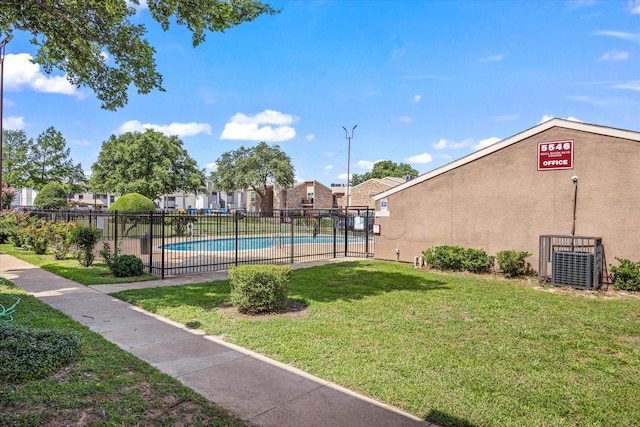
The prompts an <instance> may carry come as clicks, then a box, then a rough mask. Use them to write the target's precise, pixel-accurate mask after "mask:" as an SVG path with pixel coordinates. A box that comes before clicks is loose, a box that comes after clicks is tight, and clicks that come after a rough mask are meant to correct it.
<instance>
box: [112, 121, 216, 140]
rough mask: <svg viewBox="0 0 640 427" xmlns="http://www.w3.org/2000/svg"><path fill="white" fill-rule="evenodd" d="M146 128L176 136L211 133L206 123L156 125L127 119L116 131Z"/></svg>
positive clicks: (142, 130) (133, 130) (138, 130)
mask: <svg viewBox="0 0 640 427" xmlns="http://www.w3.org/2000/svg"><path fill="white" fill-rule="evenodd" d="M146 129H153V130H155V131H157V132H161V133H163V134H165V135H176V136H178V137H181V138H182V137H185V136H193V135H198V134H200V133H205V134H207V135H211V126H210V125H209V124H208V123H195V122H191V123H175V122H174V123H171V124H169V125H156V124H152V123H140V122H139V121H138V120H129V121H128V122H125V123H123V124H122V125H121V126H120V127H119V128H118V129H117V131H116V132H117V133H125V132H144V131H145V130H146Z"/></svg>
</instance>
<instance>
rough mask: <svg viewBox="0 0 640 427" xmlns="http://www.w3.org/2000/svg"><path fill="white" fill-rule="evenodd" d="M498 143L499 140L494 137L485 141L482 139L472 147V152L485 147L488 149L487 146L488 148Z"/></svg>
mask: <svg viewBox="0 0 640 427" xmlns="http://www.w3.org/2000/svg"><path fill="white" fill-rule="evenodd" d="M498 141H500V138H496V137H495V136H492V137H491V138H487V139H482V140H480V141H478V143H477V144H475V145H474V146H473V150H474V151H477V150H480V149H482V148H485V147H488V146H490V145H492V144H495V143H496V142H498Z"/></svg>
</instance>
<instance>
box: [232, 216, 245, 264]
mask: <svg viewBox="0 0 640 427" xmlns="http://www.w3.org/2000/svg"><path fill="white" fill-rule="evenodd" d="M238 218H240V215H238V212H236V213H235V214H234V215H233V219H234V220H235V228H236V258H235V265H236V266H237V265H238ZM245 223H246V221H245Z"/></svg>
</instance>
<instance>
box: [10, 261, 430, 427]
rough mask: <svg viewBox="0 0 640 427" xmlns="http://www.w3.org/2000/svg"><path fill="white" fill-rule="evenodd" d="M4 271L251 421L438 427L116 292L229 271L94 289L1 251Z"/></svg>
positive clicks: (285, 425)
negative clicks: (150, 309)
mask: <svg viewBox="0 0 640 427" xmlns="http://www.w3.org/2000/svg"><path fill="white" fill-rule="evenodd" d="M343 260H344V259H341V261H343ZM325 262H326V261H325ZM310 265H313V263H310V264H309V263H305V264H297V265H294V268H295V267H307V266H310ZM0 276H2V277H5V278H6V279H9V280H11V281H12V282H13V283H14V284H15V285H17V286H19V287H21V288H22V289H24V290H25V291H27V292H29V293H30V294H32V295H34V296H36V297H37V298H38V299H40V300H42V301H44V302H45V303H47V304H49V305H50V306H51V307H54V308H56V309H58V310H60V311H62V312H63V313H65V314H67V315H68V316H70V317H72V318H73V319H75V320H76V321H78V322H80V323H82V324H84V325H86V326H87V327H89V329H91V330H92V331H94V332H97V333H99V334H101V335H102V336H103V337H105V338H106V339H108V340H109V341H111V342H113V343H115V344H116V345H118V346H119V347H120V348H122V349H124V350H126V351H128V352H130V353H132V354H134V355H136V356H137V357H139V358H140V359H142V360H145V361H146V362H148V363H150V364H151V365H153V366H155V367H156V368H158V369H159V370H160V371H162V372H164V373H166V374H168V375H171V376H173V377H175V378H177V379H178V380H179V381H181V382H182V383H183V384H184V385H186V386H187V387H190V388H191V389H193V390H194V391H196V392H197V393H199V394H201V395H202V396H204V397H205V398H207V399H209V400H210V401H212V402H214V403H216V404H218V405H219V406H221V407H223V408H225V409H227V410H228V411H230V412H232V413H234V414H236V415H237V416H238V417H240V418H241V419H243V420H245V421H246V422H248V423H250V424H251V425H255V426H278V427H289V426H291V427H307V426H308V427H312V426H323V427H324V426H349V427H358V426H362V427H374V426H381V427H382V426H385V427H386V426H393V427H401V426H407V427H409V426H431V427H437V426H436V425H435V424H429V423H427V422H425V421H423V420H420V419H418V418H416V417H414V416H412V415H409V414H406V413H404V412H402V411H400V410H398V409H396V408H393V407H390V406H388V405H385V404H382V403H379V402H377V401H374V400H372V399H369V398H367V397H364V396H361V395H358V394H356V393H354V392H351V391H349V390H347V389H345V388H343V387H340V386H337V385H335V384H332V383H330V382H328V381H325V380H323V379H321V378H317V377H314V376H311V375H309V374H307V373H305V372H302V371H300V370H298V369H295V368H292V367H291V366H288V365H285V364H282V363H279V362H276V361H274V360H271V359H269V358H267V357H264V356H262V355H260V354H257V353H254V352H251V351H249V350H246V349H244V348H241V347H238V346H235V345H232V344H229V343H226V342H224V341H221V340H219V339H216V338H215V337H212V336H209V335H206V334H204V333H203V332H201V331H194V330H191V329H188V328H186V327H185V326H183V325H181V324H179V323H175V322H172V321H170V320H168V319H165V318H163V317H160V316H157V315H155V314H152V313H149V312H147V311H145V310H143V309H141V308H138V307H135V306H133V305H130V304H128V303H126V302H123V301H121V300H118V299H116V298H113V297H111V296H109V293H111V292H117V291H120V290H123V289H130V288H141V287H155V286H171V285H177V284H187V283H199V282H203V281H209V280H220V279H224V278H226V277H227V276H226V272H216V273H211V274H201V275H194V276H185V277H173V278H168V279H165V280H158V281H150V282H137V283H129V284H123V285H99V286H94V287H87V286H83V285H80V284H78V283H76V282H73V281H71V280H68V279H64V278H62V277H60V276H57V275H55V274H53V273H49V272H47V271H45V270H42V269H40V268H38V267H35V266H33V265H31V264H28V263H26V262H24V261H21V260H19V259H17V258H15V257H12V256H9V255H6V254H3V253H0Z"/></svg>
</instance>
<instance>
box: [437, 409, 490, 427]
mask: <svg viewBox="0 0 640 427" xmlns="http://www.w3.org/2000/svg"><path fill="white" fill-rule="evenodd" d="M425 421H428V422H430V423H434V424H437V425H438V426H440V427H479V426H478V424H474V423H472V422H470V421H467V420H465V419H462V418H458V417H454V416H453V415H449V414H447V413H446V412H442V411H438V410H436V409H432V410H430V411H429V413H428V414H427V416H426V417H425Z"/></svg>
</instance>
